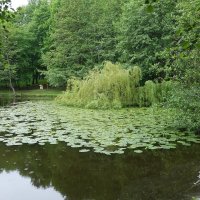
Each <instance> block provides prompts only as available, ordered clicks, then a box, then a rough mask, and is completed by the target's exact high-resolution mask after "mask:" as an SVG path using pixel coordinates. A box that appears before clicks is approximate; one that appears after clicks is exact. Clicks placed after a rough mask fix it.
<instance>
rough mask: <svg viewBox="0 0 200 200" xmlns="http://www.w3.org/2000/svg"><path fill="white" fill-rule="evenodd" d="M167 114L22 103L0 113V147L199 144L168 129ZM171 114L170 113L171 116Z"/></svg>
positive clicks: (104, 149) (114, 149) (113, 150)
mask: <svg viewBox="0 0 200 200" xmlns="http://www.w3.org/2000/svg"><path fill="white" fill-rule="evenodd" d="M170 112H171V111H169V110H164V109H161V108H130V109H128V110H127V109H120V110H93V109H80V108H70V107H65V106H61V105H57V104H54V103H53V102H35V103H32V102H24V103H19V104H17V105H15V106H10V107H3V108H0V119H1V120H0V142H3V143H5V144H6V145H8V146H15V145H23V144H29V145H45V144H47V143H48V144H52V145H55V144H57V143H59V142H63V143H65V144H66V145H67V146H70V147H73V148H79V151H80V153H85V152H87V151H94V152H96V153H103V154H107V155H110V154H123V153H124V151H125V150H126V149H132V150H134V152H135V153H142V152H143V151H144V150H155V149H173V148H176V146H177V145H185V146H189V145H190V144H191V143H199V142H200V139H199V138H198V137H197V136H195V135H194V134H192V133H188V132H183V133H182V132H179V131H176V130H174V129H172V128H171V121H170V118H171V117H170ZM172 114H173V113H172Z"/></svg>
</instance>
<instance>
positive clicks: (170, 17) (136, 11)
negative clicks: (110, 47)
mask: <svg viewBox="0 0 200 200" xmlns="http://www.w3.org/2000/svg"><path fill="white" fill-rule="evenodd" d="M152 5H153V10H152V12H147V6H148V5H146V4H144V3H143V2H142V1H140V0H130V1H129V2H128V3H126V4H125V5H124V7H123V13H122V16H121V18H120V21H119V23H117V29H118V33H119V34H118V45H117V51H118V52H119V56H120V58H119V60H120V61H121V62H124V63H126V62H129V63H132V64H137V65H139V66H140V67H141V68H142V70H143V73H144V79H146V80H148V79H155V78H157V77H163V78H164V77H165V72H164V70H163V67H164V66H165V63H166V60H165V58H163V56H162V52H163V51H164V50H165V49H166V48H168V47H169V45H170V44H171V41H172V40H173V35H174V30H173V28H172V27H173V25H174V21H175V20H174V14H175V6H176V1H171V0H160V1H156V2H154V3H152Z"/></svg>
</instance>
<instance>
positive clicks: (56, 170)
mask: <svg viewBox="0 0 200 200" xmlns="http://www.w3.org/2000/svg"><path fill="white" fill-rule="evenodd" d="M0 120H1V119H0ZM44 126H45V124H44ZM0 158H1V159H0V197H1V199H3V200H25V199H26V200H27V199H28V200H35V199H38V200H40V199H41V200H51V199H52V200H134V199H135V200H179V199H180V200H191V199H192V197H197V198H200V184H199V183H198V182H199V180H200V178H199V172H200V145H198V144H196V145H195V144H193V145H191V146H190V147H188V146H178V148H176V149H171V150H163V149H161V150H146V151H144V152H143V153H142V154H136V153H134V151H133V150H127V151H125V153H124V154H122V155H118V154H112V155H109V156H108V155H104V154H99V153H95V152H93V151H90V152H86V153H80V152H79V148H70V147H69V146H67V144H66V143H64V142H59V143H58V144H46V145H44V146H40V145H38V144H32V145H28V144H23V145H21V146H6V145H5V144H4V143H2V142H1V143H0Z"/></svg>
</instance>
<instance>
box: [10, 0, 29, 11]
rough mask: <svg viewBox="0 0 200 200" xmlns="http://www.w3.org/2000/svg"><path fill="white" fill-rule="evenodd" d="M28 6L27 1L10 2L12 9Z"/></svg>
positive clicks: (14, 0)
mask: <svg viewBox="0 0 200 200" xmlns="http://www.w3.org/2000/svg"><path fill="white" fill-rule="evenodd" d="M27 4H28V0H12V7H13V8H14V9H16V8H18V7H19V6H24V5H27Z"/></svg>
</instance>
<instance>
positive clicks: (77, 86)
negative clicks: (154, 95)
mask: <svg viewBox="0 0 200 200" xmlns="http://www.w3.org/2000/svg"><path fill="white" fill-rule="evenodd" d="M140 80H141V70H140V68H139V67H134V68H133V69H131V70H126V69H123V68H122V67H121V66H120V65H119V64H112V63H111V62H106V63H105V65H104V68H103V69H102V70H98V69H94V70H92V71H90V73H89V74H88V75H87V76H86V78H85V79H84V80H78V79H70V80H69V81H68V86H67V91H66V93H65V94H64V95H62V96H60V97H59V98H58V100H59V101H63V102H65V103H66V104H68V105H77V106H83V107H87V108H111V107H112V108H120V107H122V106H129V105H132V104H134V95H136V94H134V91H136V86H138V85H139V81H140Z"/></svg>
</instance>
